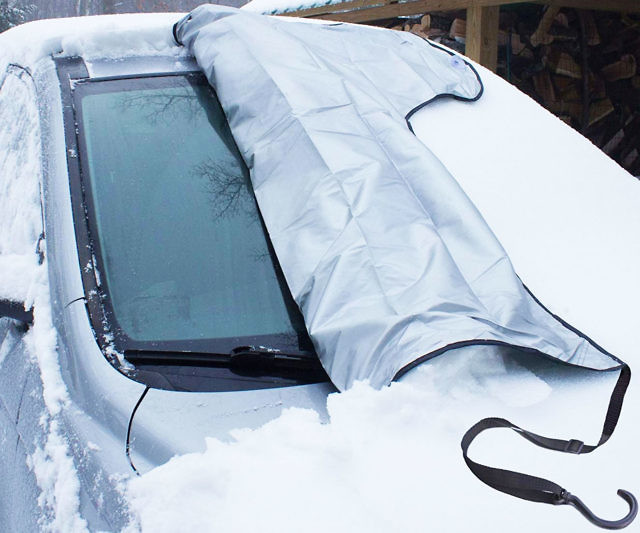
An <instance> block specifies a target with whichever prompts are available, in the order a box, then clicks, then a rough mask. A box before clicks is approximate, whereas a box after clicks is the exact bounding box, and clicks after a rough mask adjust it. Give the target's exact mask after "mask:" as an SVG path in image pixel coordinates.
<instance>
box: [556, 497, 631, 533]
mask: <svg viewBox="0 0 640 533" xmlns="http://www.w3.org/2000/svg"><path fill="white" fill-rule="evenodd" d="M618 496H620V497H621V498H622V499H623V500H624V501H626V502H627V503H628V504H629V512H628V513H627V516H625V517H624V518H622V519H620V520H603V519H602V518H598V517H597V516H596V515H594V514H593V512H592V511H591V509H589V508H588V507H587V506H586V505H585V504H584V502H583V501H582V500H581V499H580V498H578V497H577V496H574V495H573V494H571V493H570V492H567V491H566V490H563V491H562V494H560V497H559V498H558V500H557V501H556V502H554V503H556V504H557V505H573V506H574V507H575V508H576V509H577V510H578V511H580V512H581V513H582V515H583V516H584V517H585V518H586V519H587V520H589V522H591V523H592V524H595V525H596V526H598V527H601V528H604V529H622V528H625V527H627V526H628V525H629V524H631V522H633V520H634V519H635V517H636V515H637V514H638V500H636V497H635V496H634V495H633V494H631V493H630V492H629V491H626V490H622V489H619V490H618Z"/></svg>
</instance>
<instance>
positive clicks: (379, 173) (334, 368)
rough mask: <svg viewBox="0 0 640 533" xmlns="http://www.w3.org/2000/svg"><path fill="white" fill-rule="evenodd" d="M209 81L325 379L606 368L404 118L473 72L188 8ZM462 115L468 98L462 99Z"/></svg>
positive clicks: (377, 45)
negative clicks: (493, 362) (499, 355)
mask: <svg viewBox="0 0 640 533" xmlns="http://www.w3.org/2000/svg"><path fill="white" fill-rule="evenodd" d="M175 36H176V38H177V40H178V41H180V42H181V43H183V44H184V45H185V46H187V47H188V48H189V50H190V51H191V52H192V53H193V55H194V56H195V58H196V61H197V62H198V64H199V65H200V67H201V68H202V69H203V70H204V72H205V74H206V76H207V78H208V79H209V82H210V83H211V85H212V86H213V87H214V89H215V90H216V92H217V94H218V98H219V99H220V103H221V105H222V107H223V109H224V111H225V113H226V115H227V118H228V120H229V124H230V126H231V130H232V132H233V135H234V137H235V140H236V142H237V144H238V147H239V149H240V151H241V153H242V155H243V157H244V160H245V161H246V163H247V165H248V167H249V169H250V171H251V180H252V182H253V187H254V189H255V193H256V197H257V200H258V204H259V206H260V210H261V212H262V215H263V217H264V221H265V224H266V226H267V229H268V232H269V235H270V237H271V240H272V242H273V246H274V249H275V251H276V255H277V256H278V259H279V261H280V264H281V266H282V269H283V271H284V274H285V277H286V279H287V283H288V284H289V288H290V289H291V293H292V294H293V297H294V298H295V300H296V302H297V303H298V305H299V306H300V309H301V310H302V314H303V316H304V319H305V322H306V325H307V329H308V330H309V333H310V335H311V338H312V340H313V342H314V345H315V347H316V350H317V352H318V355H319V357H320V360H321V361H322V364H323V366H324V368H325V369H326V371H327V373H328V374H329V376H330V377H331V380H332V381H333V383H334V384H335V385H336V386H337V387H338V388H339V389H340V390H344V389H347V388H349V387H350V386H351V385H352V384H353V382H354V381H356V380H368V381H369V382H370V383H371V385H373V386H375V387H381V386H383V385H386V384H389V383H390V382H391V381H392V380H393V379H394V378H395V377H398V375H399V374H402V373H403V372H404V371H406V370H407V369H408V368H412V367H413V366H415V365H416V364H417V363H419V362H421V361H424V360H426V359H428V358H430V357H433V356H435V355H438V354H439V353H442V352H443V351H445V350H446V349H450V348H454V347H460V346H465V345H471V344H498V345H502V344H508V345H512V346H517V347H522V348H523V349H525V350H528V351H532V352H535V353H538V354H540V355H546V356H549V357H552V358H555V359H558V360H561V361H564V362H567V363H570V364H573V365H579V366H583V367H589V368H593V369H599V370H604V369H611V368H619V366H620V362H619V361H618V360H617V359H615V358H614V357H613V356H611V355H609V354H607V353H606V352H604V351H602V350H600V349H598V348H597V347H595V346H594V345H592V344H591V343H590V342H589V341H588V340H586V339H585V338H583V337H582V336H581V335H579V334H577V333H575V332H574V331H573V330H571V329H570V328H569V327H567V326H565V325H564V324H563V323H561V322H560V321H559V320H558V319H556V318H555V317H553V316H552V315H551V314H550V313H549V312H547V311H546V310H545V309H544V308H543V307H542V306H541V305H540V304H539V303H538V302H537V301H536V300H535V299H534V298H533V297H532V296H531V295H530V294H529V293H528V292H527V290H526V289H525V288H524V287H523V284H522V283H521V281H520V279H519V278H518V277H517V275H516V274H515V273H514V270H513V267H512V265H511V262H510V261H509V258H508V257H507V255H506V253H505V251H504V250H503V248H502V247H501V245H500V243H499V242H498V240H497V239H496V237H495V236H494V235H493V233H492V232H491V230H490V229H489V227H488V226H487V224H486V222H485V221H484V220H483V218H482V217H481V215H480V214H479V212H478V211H477V210H476V208H475V207H474V205H473V204H472V203H471V202H470V200H469V199H468V198H467V196H466V195H465V193H464V192H463V191H462V189H461V188H460V186H459V185H458V183H457V182H456V180H455V179H454V178H453V177H452V176H451V174H450V173H449V172H448V171H447V169H446V168H445V167H444V166H443V165H442V163H441V162H440V161H439V160H438V159H437V158H436V157H435V156H434V155H433V154H432V153H431V151H430V150H429V149H428V148H427V147H426V146H424V145H423V144H422V143H421V142H420V140H418V139H417V138H416V137H415V136H414V135H413V133H412V132H411V130H410V128H409V127H408V122H407V120H406V117H407V115H410V114H411V113H412V111H413V110H415V109H416V108H418V107H420V106H422V105H424V104H426V103H427V102H429V101H431V100H433V99H434V98H437V97H439V96H451V97H455V98H459V99H463V100H470V101H471V100H474V99H476V98H477V97H479V96H480V94H481V92H482V84H481V82H480V79H479V77H478V76H477V74H476V72H475V71H474V70H473V68H471V67H470V66H469V65H468V64H467V63H466V62H465V61H464V60H462V59H461V58H460V57H458V56H456V55H453V54H452V53H451V52H449V51H446V50H443V49H440V48H438V47H436V46H435V45H432V44H430V43H428V42H427V41H425V40H423V39H421V38H419V37H417V36H415V35H412V34H411V33H406V32H395V31H391V30H384V29H379V28H372V27H367V26H355V25H348V24H311V23H305V22H297V21H291V20H283V19H280V18H276V17H267V16H262V15H255V14H251V13H246V12H243V11H240V10H237V9H234V8H229V7H221V6H211V5H209V6H201V7H199V8H197V9H196V10H194V11H193V12H192V13H191V14H189V15H188V16H187V17H185V18H184V19H182V20H181V21H180V22H179V23H178V24H177V25H176V28H175ZM469 105H472V104H469Z"/></svg>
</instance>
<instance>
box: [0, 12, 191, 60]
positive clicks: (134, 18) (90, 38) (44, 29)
mask: <svg viewBox="0 0 640 533" xmlns="http://www.w3.org/2000/svg"><path fill="white" fill-rule="evenodd" d="M181 16H182V14H180V13H154V14H132V15H99V16H95V17H82V18H59V19H49V20H37V21H34V22H29V23H27V24H22V25H20V26H16V27H15V28H11V29H9V30H7V31H6V32H4V33H2V34H0V70H2V71H4V69H5V68H6V66H7V65H8V64H10V63H14V64H18V65H20V66H23V67H33V65H35V63H37V61H38V60H40V59H42V58H43V57H47V56H50V55H52V54H56V55H60V56H74V55H81V56H82V57H84V58H85V59H92V58H120V57H126V56H135V55H142V56H150V55H163V56H167V55H176V56H178V55H181V54H184V50H183V49H182V48H180V47H178V46H176V44H175V42H174V41H173V37H172V33H171V27H172V25H173V24H174V23H175V22H176V21H177V20H178V19H179V18H180V17H181Z"/></svg>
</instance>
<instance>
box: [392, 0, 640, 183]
mask: <svg viewBox="0 0 640 533" xmlns="http://www.w3.org/2000/svg"><path fill="white" fill-rule="evenodd" d="M387 25H388V26H389V27H393V28H395V29H401V30H404V31H411V32H414V33H417V34H419V35H421V36H423V37H427V38H429V39H432V40H434V41H438V42H441V43H442V44H445V45H447V46H449V47H451V48H454V49H456V50H458V51H460V52H464V41H465V33H466V22H465V11H456V12H448V13H438V14H435V13H431V14H426V15H423V16H421V17H415V18H410V19H404V20H402V19H400V20H398V19H397V20H395V21H391V22H389V23H388V24H387ZM498 43H499V56H498V58H499V59H498V74H500V75H501V76H503V77H505V78H506V79H508V80H509V81H510V82H511V83H513V84H514V85H516V86H517V87H518V88H519V89H521V90H522V91H524V92H525V93H527V94H529V95H530V96H531V97H533V98H534V99H536V100H537V101H538V102H540V104H542V105H543V106H544V107H546V108H547V109H549V110H550V111H552V112H553V113H555V114H556V115H557V116H559V117H560V118H561V119H562V120H564V121H565V122H567V123H568V124H570V125H571V126H573V127H574V128H576V129H577V130H579V131H580V132H582V133H583V134H584V135H585V136H587V137H588V138H589V139H591V140H592V142H593V143H594V144H596V145H597V146H599V147H600V148H602V149H603V150H604V151H605V152H606V153H607V154H609V155H610V156H611V157H612V158H613V159H615V160H616V161H617V162H618V163H620V164H621V165H622V166H623V167H624V168H626V169H627V170H629V172H631V173H632V174H633V175H636V176H640V16H638V15H635V16H634V15H625V14H620V13H614V12H606V11H598V12H592V11H584V10H575V9H569V8H558V7H554V6H549V7H543V6H538V5H531V4H530V5H522V6H514V7H512V8H510V9H509V8H503V9H502V10H501V14H500V32H499V35H498Z"/></svg>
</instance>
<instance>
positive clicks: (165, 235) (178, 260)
mask: <svg viewBox="0 0 640 533" xmlns="http://www.w3.org/2000/svg"><path fill="white" fill-rule="evenodd" d="M76 93H77V94H78V95H79V97H80V106H79V109H78V110H77V112H78V113H79V117H80V121H79V122H80V133H81V140H82V141H83V143H84V147H85V152H86V154H85V157H86V166H88V169H85V170H84V172H85V174H86V173H87V171H88V174H89V180H88V182H89V187H88V189H89V190H87V191H85V194H86V195H87V198H86V199H85V200H86V202H87V206H88V210H89V211H90V213H89V216H90V219H91V220H92V221H93V224H94V227H93V232H94V233H95V234H96V235H93V236H92V239H93V240H94V241H97V243H96V244H97V250H99V256H100V260H99V261H98V264H99V267H100V271H99V276H100V277H101V278H102V285H103V287H106V290H107V300H108V305H109V306H110V308H111V311H112V314H113V317H114V321H115V322H116V324H117V327H118V328H119V331H120V333H122V334H124V335H125V336H126V337H127V338H128V339H130V340H131V341H134V342H136V343H146V342H158V341H169V342H171V343H172V346H173V345H175V343H176V342H177V343H178V344H179V343H180V342H181V341H197V340H213V341H215V340H225V339H226V340H227V341H228V342H227V343H226V344H224V343H223V344H224V346H225V347H226V348H225V347H221V346H220V344H218V345H216V344H215V342H214V344H213V346H214V347H216V346H217V349H222V350H224V349H228V348H229V347H230V346H237V345H238V344H243V343H246V344H249V343H250V342H252V341H254V342H261V341H262V342H263V343H264V344H267V345H270V346H272V347H276V348H282V349H285V348H291V347H295V348H298V349H302V348H305V349H308V348H310V346H309V345H308V344H307V343H308V339H307V338H306V331H305V329H304V324H303V322H302V319H301V317H300V314H299V312H298V310H297V307H296V306H295V304H294V303H293V301H292V299H291V296H290V294H289V293H288V289H287V287H286V285H285V284H284V282H283V279H282V275H281V273H280V272H279V269H278V266H277V262H276V260H275V257H274V254H273V253H272V251H271V249H270V244H269V242H268V240H267V238H266V234H265V231H264V228H263V224H262V221H261V218H260V215H259V212H258V209H257V206H256V203H255V199H254V196H253V192H252V189H251V184H250V181H249V177H248V171H247V167H246V166H245V164H244V162H243V160H242V158H241V156H240V154H239V152H238V149H237V147H236V145H235V143H234V141H233V138H232V137H231V133H230V131H229V128H228V125H227V122H226V119H225V116H224V113H223V111H222V109H221V107H220V104H219V103H218V101H217V98H216V96H215V94H214V93H213V91H212V90H211V89H210V87H209V86H208V84H207V83H206V80H205V79H204V78H203V77H202V76H201V75H185V76H171V77H156V78H139V79H134V80H115V81H103V82H93V83H85V84H82V87H80V86H78V87H77V89H76ZM300 339H303V340H302V341H300ZM300 342H302V343H303V344H304V346H300ZM274 344H275V346H273V345H274ZM225 353H226V352H225Z"/></svg>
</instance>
